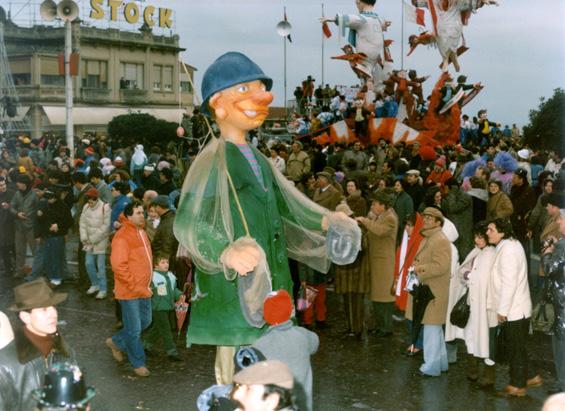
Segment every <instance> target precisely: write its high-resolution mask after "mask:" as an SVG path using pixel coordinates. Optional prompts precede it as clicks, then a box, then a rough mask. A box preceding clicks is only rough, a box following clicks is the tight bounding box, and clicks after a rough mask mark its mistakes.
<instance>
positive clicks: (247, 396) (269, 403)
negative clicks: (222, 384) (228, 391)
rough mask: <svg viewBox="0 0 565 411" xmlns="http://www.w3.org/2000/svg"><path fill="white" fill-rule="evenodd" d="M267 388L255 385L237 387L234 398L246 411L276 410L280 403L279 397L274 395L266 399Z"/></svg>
mask: <svg viewBox="0 0 565 411" xmlns="http://www.w3.org/2000/svg"><path fill="white" fill-rule="evenodd" d="M264 394H265V386H263V385H258V384H253V385H236V386H235V388H234V390H233V392H232V398H233V399H234V400H236V401H237V402H239V403H240V404H241V405H242V409H243V410H245V411H271V410H274V409H275V408H276V406H277V405H278V403H279V398H278V397H279V395H278V394H275V393H272V394H269V395H268V396H266V397H265V395H264Z"/></svg>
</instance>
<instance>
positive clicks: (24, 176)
mask: <svg viewBox="0 0 565 411" xmlns="http://www.w3.org/2000/svg"><path fill="white" fill-rule="evenodd" d="M16 183H20V184H25V185H26V186H28V188H29V186H30V185H31V178H29V176H28V175H27V174H20V175H19V176H18V177H17V178H16Z"/></svg>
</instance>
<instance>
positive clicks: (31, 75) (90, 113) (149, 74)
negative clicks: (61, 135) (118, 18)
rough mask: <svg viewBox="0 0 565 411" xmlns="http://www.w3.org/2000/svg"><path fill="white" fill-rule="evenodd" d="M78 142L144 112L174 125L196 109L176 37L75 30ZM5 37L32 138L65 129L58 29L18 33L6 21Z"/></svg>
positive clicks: (61, 30)
mask: <svg viewBox="0 0 565 411" xmlns="http://www.w3.org/2000/svg"><path fill="white" fill-rule="evenodd" d="M72 26H73V27H72V33H73V35H72V39H73V40H72V42H73V51H74V52H76V53H77V54H78V56H77V59H75V61H76V75H75V76H73V95H74V106H73V121H74V126H75V131H74V132H75V136H81V135H82V134H83V133H85V132H104V130H105V129H106V126H107V124H108V123H109V122H110V121H111V120H112V118H114V117H115V116H117V115H121V114H127V113H128V112H143V113H149V114H152V115H154V116H155V117H157V118H160V119H164V120H167V121H172V122H178V121H180V118H182V114H183V113H186V112H187V111H189V112H190V111H191V110H192V108H193V89H192V78H193V73H194V71H195V68H194V67H192V66H190V65H188V64H184V67H186V71H185V69H184V68H183V64H182V63H181V61H180V53H181V52H182V51H184V49H183V48H181V47H179V37H178V36H177V35H173V36H161V35H155V34H153V33H152V32H151V29H150V28H149V27H147V26H143V27H142V28H141V29H139V30H138V31H137V32H131V31H120V30H117V29H101V28H95V27H88V26H86V25H84V24H81V23H80V22H75V23H73V25H72ZM4 37H5V43H6V50H7V55H8V60H9V65H10V69H11V72H12V77H13V80H14V83H15V85H16V90H17V94H18V96H19V100H20V107H19V109H18V116H20V117H26V116H27V117H28V118H29V120H30V123H31V130H29V133H30V134H31V136H32V138H36V137H39V136H41V134H42V133H43V132H45V131H63V130H64V128H65V119H66V114H65V76H64V75H61V74H60V70H61V67H60V62H59V60H60V59H59V56H60V55H62V54H63V53H64V43H65V30H64V28H63V27H61V28H59V27H50V26H34V27H19V26H17V25H15V24H13V23H11V22H10V21H9V20H7V21H6V22H5V24H4Z"/></svg>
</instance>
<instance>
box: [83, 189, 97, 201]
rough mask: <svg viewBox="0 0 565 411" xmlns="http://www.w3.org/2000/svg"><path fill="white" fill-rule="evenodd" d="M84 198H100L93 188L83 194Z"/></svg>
mask: <svg viewBox="0 0 565 411" xmlns="http://www.w3.org/2000/svg"><path fill="white" fill-rule="evenodd" d="M85 196H87V197H88V198H92V199H96V200H98V197H99V196H100V194H99V193H98V190H97V189H95V188H94V187H92V188H91V189H90V190H88V191H87V192H86V193H85Z"/></svg>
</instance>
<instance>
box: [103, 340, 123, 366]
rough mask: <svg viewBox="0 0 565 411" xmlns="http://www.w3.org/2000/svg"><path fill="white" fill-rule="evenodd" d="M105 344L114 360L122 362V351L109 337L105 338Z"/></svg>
mask: <svg viewBox="0 0 565 411" xmlns="http://www.w3.org/2000/svg"><path fill="white" fill-rule="evenodd" d="M106 346H107V347H108V348H109V349H110V350H112V357H114V360H116V361H117V362H124V353H123V352H122V350H120V349H119V348H118V346H117V345H116V344H115V343H114V341H112V338H111V337H110V338H107V339H106Z"/></svg>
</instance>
